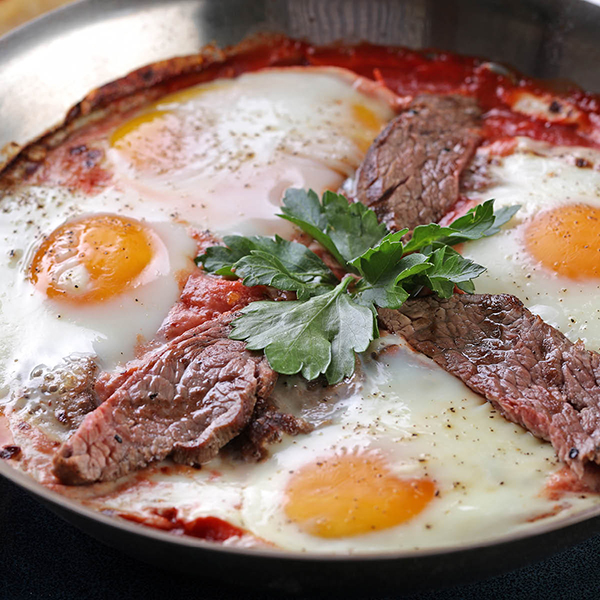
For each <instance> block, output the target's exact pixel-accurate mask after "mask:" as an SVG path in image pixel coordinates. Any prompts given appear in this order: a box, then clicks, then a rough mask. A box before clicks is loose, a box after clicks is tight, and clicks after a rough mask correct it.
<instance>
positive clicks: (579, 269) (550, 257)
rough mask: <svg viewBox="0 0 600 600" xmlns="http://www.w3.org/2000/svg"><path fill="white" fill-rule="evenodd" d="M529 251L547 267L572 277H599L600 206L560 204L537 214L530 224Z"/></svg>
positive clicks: (528, 234) (527, 243)
mask: <svg viewBox="0 0 600 600" xmlns="http://www.w3.org/2000/svg"><path fill="white" fill-rule="evenodd" d="M525 242H526V245H527V249H528V251H529V253H530V254H531V255H532V256H533V257H534V258H535V259H537V260H538V261H540V262H541V263H542V264H543V265H544V266H545V267H546V268H548V269H551V270H552V271H554V272H555V273H558V274H559V275H562V276H564V277H569V278H571V279H587V278H594V277H596V278H597V277H600V209H598V208H594V207H592V206H588V205H586V204H573V205H570V206H561V207H559V208H556V209H554V210H549V211H546V212H543V213H540V214H539V215H537V216H536V217H535V218H534V219H533V220H532V221H531V223H530V224H529V225H528V227H527V229H526V232H525Z"/></svg>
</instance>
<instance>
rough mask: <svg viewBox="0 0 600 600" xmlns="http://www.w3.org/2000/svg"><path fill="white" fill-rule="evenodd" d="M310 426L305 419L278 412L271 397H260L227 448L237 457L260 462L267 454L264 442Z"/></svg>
mask: <svg viewBox="0 0 600 600" xmlns="http://www.w3.org/2000/svg"><path fill="white" fill-rule="evenodd" d="M313 429H314V427H313V426H312V425H311V424H310V423H308V422H307V421H305V420H304V419H301V418H299V417H296V416H294V415H291V414H288V413H283V412H280V411H279V410H278V409H277V406H276V405H275V404H274V403H273V401H272V400H266V399H263V398H259V399H258V401H257V402H256V406H255V407H254V413H253V414H252V418H251V419H250V422H249V423H248V425H247V426H246V427H245V429H244V430H243V431H242V432H241V433H240V435H238V436H237V437H236V438H234V439H233V440H231V442H230V443H229V444H228V445H227V447H226V450H227V451H228V453H229V454H230V455H231V456H233V457H234V458H237V459H238V460H243V461H246V462H259V461H261V460H265V459H266V458H267V457H268V456H269V451H268V449H267V445H270V444H275V443H277V442H279V441H281V438H282V436H283V434H284V433H286V434H287V435H298V434H300V433H310V432H311V431H312V430H313Z"/></svg>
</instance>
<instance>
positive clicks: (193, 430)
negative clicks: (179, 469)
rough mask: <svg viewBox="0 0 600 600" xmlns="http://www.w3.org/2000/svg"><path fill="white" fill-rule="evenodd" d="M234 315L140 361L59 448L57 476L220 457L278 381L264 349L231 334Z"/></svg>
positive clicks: (77, 479) (69, 478) (70, 480)
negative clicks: (253, 347) (258, 350)
mask: <svg viewBox="0 0 600 600" xmlns="http://www.w3.org/2000/svg"><path fill="white" fill-rule="evenodd" d="M234 316H235V313H227V314H224V315H222V316H220V317H218V318H216V319H213V320H211V321H208V322H206V323H203V324H202V325H199V326H197V327H195V328H193V329H190V330H188V331H186V332H185V333H183V334H182V335H180V336H178V337H176V338H174V339H172V340H170V341H169V342H167V343H165V344H164V345H163V346H161V347H160V348H158V349H157V350H154V351H152V352H151V353H149V354H148V355H146V356H145V357H144V358H143V359H142V360H141V361H139V364H138V365H137V368H135V369H132V370H131V374H130V375H129V376H128V377H127V378H125V379H124V380H122V381H121V382H120V385H119V386H118V387H117V388H116V389H115V390H114V391H113V393H112V394H111V396H110V397H109V398H108V399H107V400H106V401H105V402H104V403H103V404H101V405H100V407H99V408H97V409H96V410H95V411H94V412H92V413H90V414H89V415H87V416H86V417H85V419H84V420H83V422H82V423H81V425H80V427H79V429H78V430H77V431H76V432H75V433H74V434H73V436H72V437H71V438H70V439H69V440H68V441H67V442H66V443H64V444H63V445H62V446H61V447H60V448H59V450H58V452H57V454H56V456H55V458H54V472H55V474H56V476H57V477H58V478H59V479H60V480H61V481H62V482H63V483H67V484H81V483H91V482H94V481H109V480H112V479H116V478H118V477H121V476H123V475H125V474H127V473H129V472H131V471H133V470H136V469H139V468H141V467H144V466H146V465H148V464H149V463H151V462H153V461H156V460H161V459H163V458H165V457H167V456H169V455H171V456H172V457H173V459H174V460H175V461H177V462H180V463H185V464H191V465H196V464H200V463H204V462H206V461H208V460H210V459H211V458H213V457H214V456H215V455H216V454H217V452H218V451H219V449H220V448H221V447H222V446H224V445H225V444H226V443H227V442H229V441H230V440H231V439H232V438H233V437H234V436H235V435H237V434H238V433H239V432H240V431H241V430H242V429H243V428H244V427H245V425H246V424H247V423H248V421H249V419H250V417H251V415H252V412H253V410H254V405H255V404H256V400H257V398H267V397H268V396H269V394H270V393H271V391H272V389H273V386H274V384H275V381H276V374H275V373H274V372H273V370H272V369H271V368H270V367H269V365H268V363H267V361H266V359H265V358H264V357H263V356H262V355H260V354H255V353H252V352H249V351H248V350H246V348H245V344H244V343H243V342H238V341H234V340H230V339H228V337H227V336H228V335H229V331H230V327H229V324H230V322H231V320H232V319H233V318H234Z"/></svg>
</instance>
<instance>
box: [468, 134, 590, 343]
mask: <svg viewBox="0 0 600 600" xmlns="http://www.w3.org/2000/svg"><path fill="white" fill-rule="evenodd" d="M577 157H579V158H583V159H585V160H586V161H587V163H588V164H590V165H591V167H589V168H579V167H577V166H576V164H575V159H576V158H577ZM487 168H488V172H487V176H488V177H489V178H490V180H491V182H492V183H491V185H490V186H489V187H487V188H486V189H485V191H484V192H474V193H471V194H469V196H470V197H471V198H472V199H473V200H476V201H481V200H486V199H488V198H493V199H494V200H495V207H496V208H500V207H503V206H510V205H513V204H519V205H521V208H520V210H519V212H518V213H517V214H516V215H515V216H514V217H513V218H512V220H511V221H510V222H509V223H508V224H507V225H506V226H505V227H504V228H503V229H502V231H501V232H500V233H498V234H497V235H494V236H491V237H488V238H484V239H481V240H478V241H475V242H469V243H467V244H464V246H463V250H462V253H463V255H464V256H466V257H467V258H470V259H471V260H474V261H475V262H477V263H479V264H481V265H483V266H485V267H486V268H487V271H486V272H485V273H484V274H483V275H481V276H480V277H479V278H478V279H477V280H476V282H475V284H476V290H477V292H478V293H488V294H500V293H507V294H514V295H515V296H517V297H518V298H519V299H520V300H521V301H522V302H523V303H524V304H525V305H526V306H527V307H528V308H529V309H530V310H531V311H532V312H534V313H536V314H538V315H539V316H540V317H541V318H542V319H544V320H545V321H546V322H548V323H549V324H550V325H553V326H554V327H556V328H558V329H559V330H560V331H562V332H563V333H564V334H565V335H566V336H567V337H569V338H570V339H571V340H572V341H576V340H577V339H582V340H583V341H584V342H585V344H586V347H587V348H589V349H590V350H599V349H600V305H599V304H598V296H599V294H600V281H597V280H593V279H590V280H578V281H574V280H572V279H570V278H567V277H564V276H560V275H558V274H556V273H554V272H553V271H550V270H549V269H547V268H545V267H544V266H543V265H541V264H540V263H539V262H538V261H537V260H536V259H535V258H534V257H532V256H531V255H530V254H529V253H528V252H527V249H526V248H525V243H524V231H525V228H526V226H527V223H528V221H529V220H530V219H531V218H533V217H534V216H535V215H536V214H537V213H539V212H542V211H544V210H549V209H553V208H557V207H560V206H566V205H569V204H587V205H589V206H592V207H596V208H600V152H599V151H597V150H593V149H590V148H576V147H575V148H573V147H557V146H551V145H549V144H546V143H543V142H535V141H533V140H529V139H527V138H520V139H519V141H518V145H517V147H516V148H515V151H514V152H513V153H512V154H509V155H508V156H504V157H502V156H499V157H494V158H493V161H492V162H491V163H490V164H489V166H488V167H487Z"/></svg>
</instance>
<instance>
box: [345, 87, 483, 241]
mask: <svg viewBox="0 0 600 600" xmlns="http://www.w3.org/2000/svg"><path fill="white" fill-rule="evenodd" d="M479 116H480V111H479V109H478V107H477V104H476V102H475V100H473V99H472V98H466V97H464V96H419V97H417V98H415V100H414V101H413V102H412V103H411V104H410V106H409V108H408V109H406V110H405V111H404V112H402V113H401V114H399V115H398V116H397V117H396V118H395V119H393V120H392V121H391V122H390V123H389V125H388V126H387V127H386V128H385V129H384V130H383V131H382V132H381V134H380V135H379V136H378V137H377V139H376V140H375V141H374V142H373V144H372V145H371V147H370V148H369V150H368V152H367V155H366V156H365V159H364V161H363V163H362V165H361V166H360V168H359V169H358V172H357V174H356V183H355V192H354V194H353V195H354V199H355V200H358V201H360V202H362V203H363V204H366V205H367V206H370V207H371V208H372V209H373V210H374V211H375V212H376V213H377V216H378V217H379V220H380V221H383V222H384V223H385V224H386V225H387V226H388V227H389V228H390V229H402V228H404V227H408V228H409V229H414V228H415V227H416V226H417V225H423V224H427V223H432V222H437V221H439V220H440V218H441V217H442V216H443V215H444V214H445V213H446V212H447V211H448V210H449V209H450V208H451V207H452V206H453V205H454V203H455V202H456V201H457V200H458V193H459V177H460V174H461V172H462V171H463V169H464V168H465V167H466V166H467V164H468V162H469V160H470V159H471V157H472V156H473V153H474V151H475V148H476V146H477V144H478V143H479V141H480V140H481V136H480V133H479Z"/></svg>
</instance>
